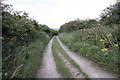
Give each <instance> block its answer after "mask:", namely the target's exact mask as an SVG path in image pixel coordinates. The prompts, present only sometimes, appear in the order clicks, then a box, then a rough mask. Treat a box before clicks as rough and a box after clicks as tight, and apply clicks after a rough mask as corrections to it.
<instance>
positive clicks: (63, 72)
mask: <svg viewBox="0 0 120 80" xmlns="http://www.w3.org/2000/svg"><path fill="white" fill-rule="evenodd" d="M56 42H57V41H56V38H55V37H54V38H53V43H52V52H53V56H54V58H55V63H56V66H57V70H58V72H59V73H60V74H61V76H62V77H63V78H72V74H71V73H70V71H69V70H68V68H66V66H65V64H64V63H63V61H62V60H61V59H60V57H59V56H58V52H57V49H58V46H57V45H58V44H56Z"/></svg>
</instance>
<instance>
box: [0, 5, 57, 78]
mask: <svg viewBox="0 0 120 80" xmlns="http://www.w3.org/2000/svg"><path fill="white" fill-rule="evenodd" d="M2 9H3V12H2V31H3V33H2V40H3V42H2V46H3V47H2V62H3V64H2V77H3V78H4V79H7V78H14V77H16V78H17V77H19V78H31V77H34V74H35V71H36V69H37V67H38V66H39V65H40V64H38V63H40V60H41V59H42V53H43V51H44V48H45V46H46V45H47V43H48V42H49V40H50V39H51V37H52V36H53V35H54V34H57V31H55V30H52V29H50V28H49V27H48V26H46V25H42V24H39V23H38V22H37V21H36V20H33V19H31V18H29V17H28V14H27V13H25V12H22V11H19V12H18V11H14V9H13V8H12V6H11V5H7V4H2Z"/></svg>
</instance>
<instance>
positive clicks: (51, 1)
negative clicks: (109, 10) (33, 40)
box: [4, 0, 116, 29]
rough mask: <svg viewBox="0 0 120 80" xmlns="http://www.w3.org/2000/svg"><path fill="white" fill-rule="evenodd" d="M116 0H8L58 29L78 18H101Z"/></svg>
mask: <svg viewBox="0 0 120 80" xmlns="http://www.w3.org/2000/svg"><path fill="white" fill-rule="evenodd" d="M115 1H116V0H6V1H4V2H5V3H8V4H12V5H13V8H14V9H15V10H17V11H25V12H27V13H29V17H30V18H33V19H35V20H37V21H38V22H39V23H40V24H45V25H47V26H48V27H50V28H54V29H57V28H59V27H60V26H61V25H63V24H64V23H66V22H69V21H73V20H75V19H77V18H79V19H80V20H81V19H82V20H84V19H88V18H89V19H95V18H99V16H100V14H101V13H102V11H103V10H104V9H105V8H106V7H109V5H112V4H114V3H115Z"/></svg>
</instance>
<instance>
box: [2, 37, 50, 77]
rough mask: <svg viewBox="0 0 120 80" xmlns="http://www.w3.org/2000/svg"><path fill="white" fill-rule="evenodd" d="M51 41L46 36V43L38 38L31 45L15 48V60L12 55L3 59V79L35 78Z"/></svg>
mask: <svg viewBox="0 0 120 80" xmlns="http://www.w3.org/2000/svg"><path fill="white" fill-rule="evenodd" d="M49 40H50V37H47V35H46V36H45V37H44V41H42V40H41V39H40V38H37V39H36V40H34V41H33V42H31V43H29V45H24V46H17V47H16V48H14V51H13V52H14V58H11V55H10V56H8V57H6V58H5V59H3V71H4V72H3V74H2V76H3V79H7V78H34V77H35V74H36V71H37V69H38V68H39V66H40V65H41V60H42V57H43V51H44V49H45V47H46V45H47V43H48V42H49ZM11 59H12V60H11Z"/></svg>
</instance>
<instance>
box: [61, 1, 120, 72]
mask: <svg viewBox="0 0 120 80" xmlns="http://www.w3.org/2000/svg"><path fill="white" fill-rule="evenodd" d="M119 9H120V4H119V2H117V3H116V4H114V5H113V6H110V7H108V8H106V9H105V10H104V12H103V13H102V14H101V19H100V20H98V21H96V20H93V19H92V20H91V19H89V20H79V19H78V20H75V21H71V22H69V23H65V24H64V25H62V26H61V28H60V30H59V32H60V34H59V38H60V39H61V40H62V41H63V42H64V43H65V44H66V45H67V46H69V48H70V49H72V50H73V51H75V52H77V53H80V54H82V55H83V56H85V57H86V58H89V59H90V60H93V61H94V62H96V63H98V64H99V65H100V66H101V67H104V68H105V69H107V70H110V71H113V72H114V73H117V74H120V70H119V65H120V61H119V60H118V59H119V58H120V54H119V45H120V44H119V43H120V37H119V36H120V33H119V32H120V29H119V27H120V26H119V22H120V21H119V20H120V18H119V16H120V15H119V14H120V11H119Z"/></svg>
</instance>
